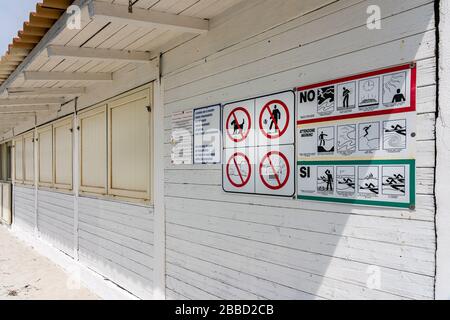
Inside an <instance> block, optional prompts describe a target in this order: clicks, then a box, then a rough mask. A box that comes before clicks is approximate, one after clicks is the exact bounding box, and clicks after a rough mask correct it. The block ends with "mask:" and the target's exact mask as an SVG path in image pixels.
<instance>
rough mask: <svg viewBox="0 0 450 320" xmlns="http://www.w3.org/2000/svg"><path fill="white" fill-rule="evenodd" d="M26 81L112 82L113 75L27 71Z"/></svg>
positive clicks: (25, 74) (25, 73)
mask: <svg viewBox="0 0 450 320" xmlns="http://www.w3.org/2000/svg"><path fill="white" fill-rule="evenodd" d="M24 77H25V80H26V81H30V80H34V81H39V80H41V81H112V80H113V76H112V73H106V72H104V73H81V72H40V71H25V72H24Z"/></svg>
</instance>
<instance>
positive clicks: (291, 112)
mask: <svg viewBox="0 0 450 320" xmlns="http://www.w3.org/2000/svg"><path fill="white" fill-rule="evenodd" d="M222 121H223V131H224V133H223V139H224V164H223V169H222V172H223V178H222V180H223V189H224V190H225V191H226V192H236V193H252V194H264V195H274V196H290V197H292V196H293V195H294V194H295V151H294V149H295V147H294V142H295V94H294V92H293V91H286V92H281V93H277V94H273V95H267V96H263V97H258V98H255V99H248V100H244V101H239V102H234V103H230V104H227V105H225V106H224V107H223V115H222Z"/></svg>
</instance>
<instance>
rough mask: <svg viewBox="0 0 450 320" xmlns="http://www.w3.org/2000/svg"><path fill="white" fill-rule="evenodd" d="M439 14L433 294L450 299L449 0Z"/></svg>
mask: <svg viewBox="0 0 450 320" xmlns="http://www.w3.org/2000/svg"><path fill="white" fill-rule="evenodd" d="M438 4H439V6H440V7H439V8H438V11H437V12H436V15H437V16H439V17H440V23H439V29H438V35H439V39H440V40H439V44H438V45H439V65H438V70H439V79H438V118H437V121H436V152H437V154H436V188H435V193H436V195H435V196H436V237H437V239H436V245H437V252H436V287H435V298H436V299H439V300H449V299H450V197H449V190H450V170H449V168H450V0H441V1H438Z"/></svg>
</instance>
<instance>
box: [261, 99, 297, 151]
mask: <svg viewBox="0 0 450 320" xmlns="http://www.w3.org/2000/svg"><path fill="white" fill-rule="evenodd" d="M255 105H256V107H255V108H256V114H257V119H256V121H257V126H258V133H257V145H258V146H267V145H284V144H291V143H294V134H295V133H294V132H295V115H294V114H295V95H294V93H293V92H292V91H286V92H282V93H278V94H275V95H271V96H266V97H261V98H258V99H256V104H255Z"/></svg>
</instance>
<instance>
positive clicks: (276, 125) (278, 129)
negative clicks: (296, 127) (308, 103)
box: [259, 100, 290, 139]
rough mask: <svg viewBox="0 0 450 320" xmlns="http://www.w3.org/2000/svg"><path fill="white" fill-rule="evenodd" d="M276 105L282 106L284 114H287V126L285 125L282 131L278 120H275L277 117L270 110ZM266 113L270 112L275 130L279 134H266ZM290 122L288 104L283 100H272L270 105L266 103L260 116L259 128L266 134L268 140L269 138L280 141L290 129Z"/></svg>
mask: <svg viewBox="0 0 450 320" xmlns="http://www.w3.org/2000/svg"><path fill="white" fill-rule="evenodd" d="M274 104H279V105H281V106H282V107H283V110H284V112H285V113H286V124H285V125H284V127H283V128H282V129H280V127H279V125H278V120H277V119H275V117H274V115H273V112H272V110H271V109H270V106H271V105H274ZM266 111H267V112H269V116H270V120H271V121H272V122H273V124H274V125H275V129H276V130H277V132H278V133H277V134H270V133H268V132H266V130H265V129H264V126H263V114H264V113H265V112H266ZM289 120H290V115H289V109H288V107H287V105H286V103H284V102H283V101H281V100H272V101H269V102H268V103H266V105H265V106H264V107H263V108H262V110H261V113H260V114H259V128H260V129H261V131H262V133H263V134H264V136H266V138H268V139H278V138H279V137H281V136H282V135H283V134H284V133H285V132H286V130H287V129H288V127H289Z"/></svg>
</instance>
